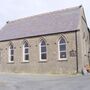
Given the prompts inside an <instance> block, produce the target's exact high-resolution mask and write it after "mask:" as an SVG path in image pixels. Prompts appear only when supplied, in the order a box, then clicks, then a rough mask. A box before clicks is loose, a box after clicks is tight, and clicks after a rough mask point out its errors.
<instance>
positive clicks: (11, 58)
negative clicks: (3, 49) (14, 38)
mask: <svg viewBox="0 0 90 90" xmlns="http://www.w3.org/2000/svg"><path fill="white" fill-rule="evenodd" d="M9 62H14V46H13V44H12V43H11V44H10V45H9Z"/></svg>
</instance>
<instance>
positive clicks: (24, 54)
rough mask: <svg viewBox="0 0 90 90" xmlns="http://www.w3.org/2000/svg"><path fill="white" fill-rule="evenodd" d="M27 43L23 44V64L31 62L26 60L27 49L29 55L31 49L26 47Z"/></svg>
mask: <svg viewBox="0 0 90 90" xmlns="http://www.w3.org/2000/svg"><path fill="white" fill-rule="evenodd" d="M24 45H25V43H24V44H23V62H29V60H25V55H26V53H25V49H28V53H27V54H28V55H29V47H24Z"/></svg>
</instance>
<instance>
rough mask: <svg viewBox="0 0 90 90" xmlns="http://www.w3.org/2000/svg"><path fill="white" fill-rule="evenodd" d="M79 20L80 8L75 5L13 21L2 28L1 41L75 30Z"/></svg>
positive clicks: (0, 32)
mask: <svg viewBox="0 0 90 90" xmlns="http://www.w3.org/2000/svg"><path fill="white" fill-rule="evenodd" d="M79 20H80V8H79V7H74V8H69V9H65V10H61V11H54V12H50V13H46V14H41V15H36V16H32V17H27V18H23V19H19V20H15V21H11V22H9V23H7V24H6V25H5V26H4V27H3V28H2V29H1V31H0V41H3V40H10V39H17V38H23V37H32V36H38V35H45V34H54V33H60V32H68V31H74V30H77V29H78V24H79Z"/></svg>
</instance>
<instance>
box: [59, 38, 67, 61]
mask: <svg viewBox="0 0 90 90" xmlns="http://www.w3.org/2000/svg"><path fill="white" fill-rule="evenodd" d="M60 40H61V39H59V40H58V60H60V61H64V60H65V61H66V60H67V43H65V44H66V58H60V44H59V42H60ZM64 40H65V39H64ZM65 42H66V40H65ZM61 45H63V44H61Z"/></svg>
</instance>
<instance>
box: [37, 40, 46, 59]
mask: <svg viewBox="0 0 90 90" xmlns="http://www.w3.org/2000/svg"><path fill="white" fill-rule="evenodd" d="M41 42H42V41H41ZM41 42H40V43H39V60H40V61H47V59H41V54H42V53H41ZM45 43H46V42H45ZM43 46H44V45H43ZM45 46H46V45H45ZM43 53H46V58H47V47H46V52H43Z"/></svg>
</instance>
